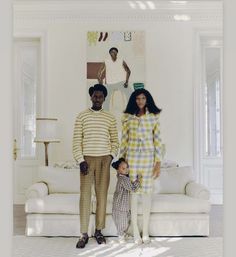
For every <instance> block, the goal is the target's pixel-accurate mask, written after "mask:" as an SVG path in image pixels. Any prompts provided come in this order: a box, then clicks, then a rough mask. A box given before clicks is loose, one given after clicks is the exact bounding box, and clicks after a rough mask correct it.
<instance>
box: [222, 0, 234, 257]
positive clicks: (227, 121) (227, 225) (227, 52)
mask: <svg viewBox="0 0 236 257" xmlns="http://www.w3.org/2000/svg"><path fill="white" fill-rule="evenodd" d="M235 12H236V3H235V0H224V60H225V62H224V93H223V97H224V99H223V101H224V103H223V111H224V116H223V118H224V122H223V124H224V239H225V240H224V256H227V257H233V256H235V231H236V204H235V195H236V154H235V152H236V115H235V110H236V74H235V71H236V30H235V26H234V24H236V16H235Z"/></svg>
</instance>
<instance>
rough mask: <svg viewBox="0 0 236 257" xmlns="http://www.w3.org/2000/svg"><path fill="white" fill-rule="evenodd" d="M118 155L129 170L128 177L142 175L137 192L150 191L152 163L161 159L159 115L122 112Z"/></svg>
mask: <svg viewBox="0 0 236 257" xmlns="http://www.w3.org/2000/svg"><path fill="white" fill-rule="evenodd" d="M120 157H124V158H125V159H126V160H127V162H128V164H129V170H130V179H131V181H134V180H135V179H136V176H137V175H142V184H141V187H140V189H139V190H138V191H137V192H138V193H150V192H152V185H153V180H152V171H153V167H154V164H155V163H156V162H160V161H161V138H160V123H159V115H158V114H153V113H148V112H147V113H146V114H145V115H143V116H141V117H137V116H136V115H131V114H124V116H123V117H122V138H121V148H120Z"/></svg>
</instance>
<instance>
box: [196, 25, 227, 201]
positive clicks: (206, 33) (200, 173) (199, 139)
mask: <svg viewBox="0 0 236 257" xmlns="http://www.w3.org/2000/svg"><path fill="white" fill-rule="evenodd" d="M202 37H206V38H208V37H209V38H211V37H212V38H213V37H215V38H217V39H218V44H222V38H223V36H222V31H221V30H216V29H214V28H209V29H204V30H203V29H196V30H195V33H194V36H193V40H194V43H195V51H194V53H195V56H194V58H193V70H194V73H193V85H194V170H195V178H196V180H197V181H198V182H199V183H201V184H204V185H205V186H207V187H208V188H209V190H210V192H211V203H214V204H222V203H223V188H219V189H215V188H214V186H212V187H211V184H212V183H211V182H212V181H210V179H209V177H208V175H207V174H206V173H209V174H210V172H212V171H213V170H215V171H216V172H218V173H221V172H223V170H222V171H221V169H223V163H222V161H223V156H222V157H221V159H222V160H220V161H219V165H220V166H219V165H216V164H215V163H214V162H215V161H216V159H215V158H208V161H209V165H208V164H206V159H205V160H203V159H204V158H203V146H204V142H203V141H204V136H203V135H204V134H203V133H204V130H203V124H204V117H203V115H202V113H203V107H204V99H203V94H202V91H203V90H202V84H203V83H202V79H203V78H202V71H203V68H204V67H203V63H202V46H201V38H202ZM219 42H220V43H219ZM218 46H222V45H218ZM221 74H223V72H222V69H221ZM221 78H222V76H221ZM221 82H222V81H221ZM221 92H223V90H222V83H221ZM221 106H222V94H221ZM222 115H223V111H222V107H221V125H223V122H222V121H223V117H222ZM222 128H223V126H221V129H222ZM221 142H223V129H222V130H221ZM204 161H205V163H204ZM222 185H223V181H222Z"/></svg>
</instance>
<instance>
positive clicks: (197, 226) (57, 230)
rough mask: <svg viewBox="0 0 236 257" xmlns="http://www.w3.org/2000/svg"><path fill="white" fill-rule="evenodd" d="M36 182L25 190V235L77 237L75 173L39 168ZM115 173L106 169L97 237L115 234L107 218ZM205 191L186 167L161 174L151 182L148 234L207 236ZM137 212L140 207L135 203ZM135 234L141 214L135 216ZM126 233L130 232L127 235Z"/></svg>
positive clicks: (77, 179) (77, 182)
mask: <svg viewBox="0 0 236 257" xmlns="http://www.w3.org/2000/svg"><path fill="white" fill-rule="evenodd" d="M37 181H38V182H37V183H36V184H34V185H32V186H31V187H30V188H29V189H28V190H27V193H26V194H27V201H26V204H25V212H26V214H27V222H26V235H27V236H78V235H79V234H80V220H79V193H80V174H79V169H63V168H54V167H40V168H39V171H38V180H37ZM115 184H116V171H115V170H113V169H112V168H111V181H110V186H109V192H108V193H109V194H108V199H107V210H106V213H107V215H106V228H105V229H104V230H103V234H104V235H106V236H115V235H116V228H115V225H114V223H113V220H112V216H111V211H112V197H113V192H114V189H115ZM209 196H210V194H209V191H208V190H207V189H206V188H205V187H204V186H202V185H200V184H198V183H196V182H194V180H193V179H192V169H191V167H176V168H167V169H162V170H161V176H160V178H158V179H157V180H155V182H154V193H153V200H152V208H151V217H150V235H151V236H208V235H209V211H210V203H209ZM138 212H139V214H141V213H142V204H141V203H140V204H139V210H138ZM95 213H96V198H95V196H94V193H93V196H92V202H91V214H90V224H89V231H88V233H89V235H93V232H94V230H95ZM139 225H140V230H141V228H142V215H140V216H139ZM131 232H132V231H131Z"/></svg>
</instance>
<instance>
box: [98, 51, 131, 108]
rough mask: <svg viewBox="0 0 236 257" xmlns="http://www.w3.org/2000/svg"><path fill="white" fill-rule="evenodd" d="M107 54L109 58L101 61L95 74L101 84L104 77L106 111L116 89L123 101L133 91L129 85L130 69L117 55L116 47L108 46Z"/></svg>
mask: <svg viewBox="0 0 236 257" xmlns="http://www.w3.org/2000/svg"><path fill="white" fill-rule="evenodd" d="M109 54H110V57H111V58H109V59H106V60H105V61H104V62H103V63H102V65H101V67H100V69H99V71H98V74H97V79H98V82H99V84H103V77H104V78H105V83H104V84H105V85H106V88H107V91H108V95H107V99H106V102H105V105H104V106H103V108H104V109H105V110H108V111H109V110H110V109H111V106H110V104H111V99H112V97H113V93H114V92H115V91H116V90H117V91H120V92H121V93H122V96H123V97H125V98H126V99H125V102H127V99H129V97H130V95H131V93H132V92H133V90H132V89H131V87H129V77H130V74H131V71H130V68H129V67H128V65H127V63H126V62H125V61H124V60H123V59H122V58H119V57H118V56H117V55H118V49H117V48H116V47H112V48H110V49H109ZM124 107H125V106H124Z"/></svg>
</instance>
